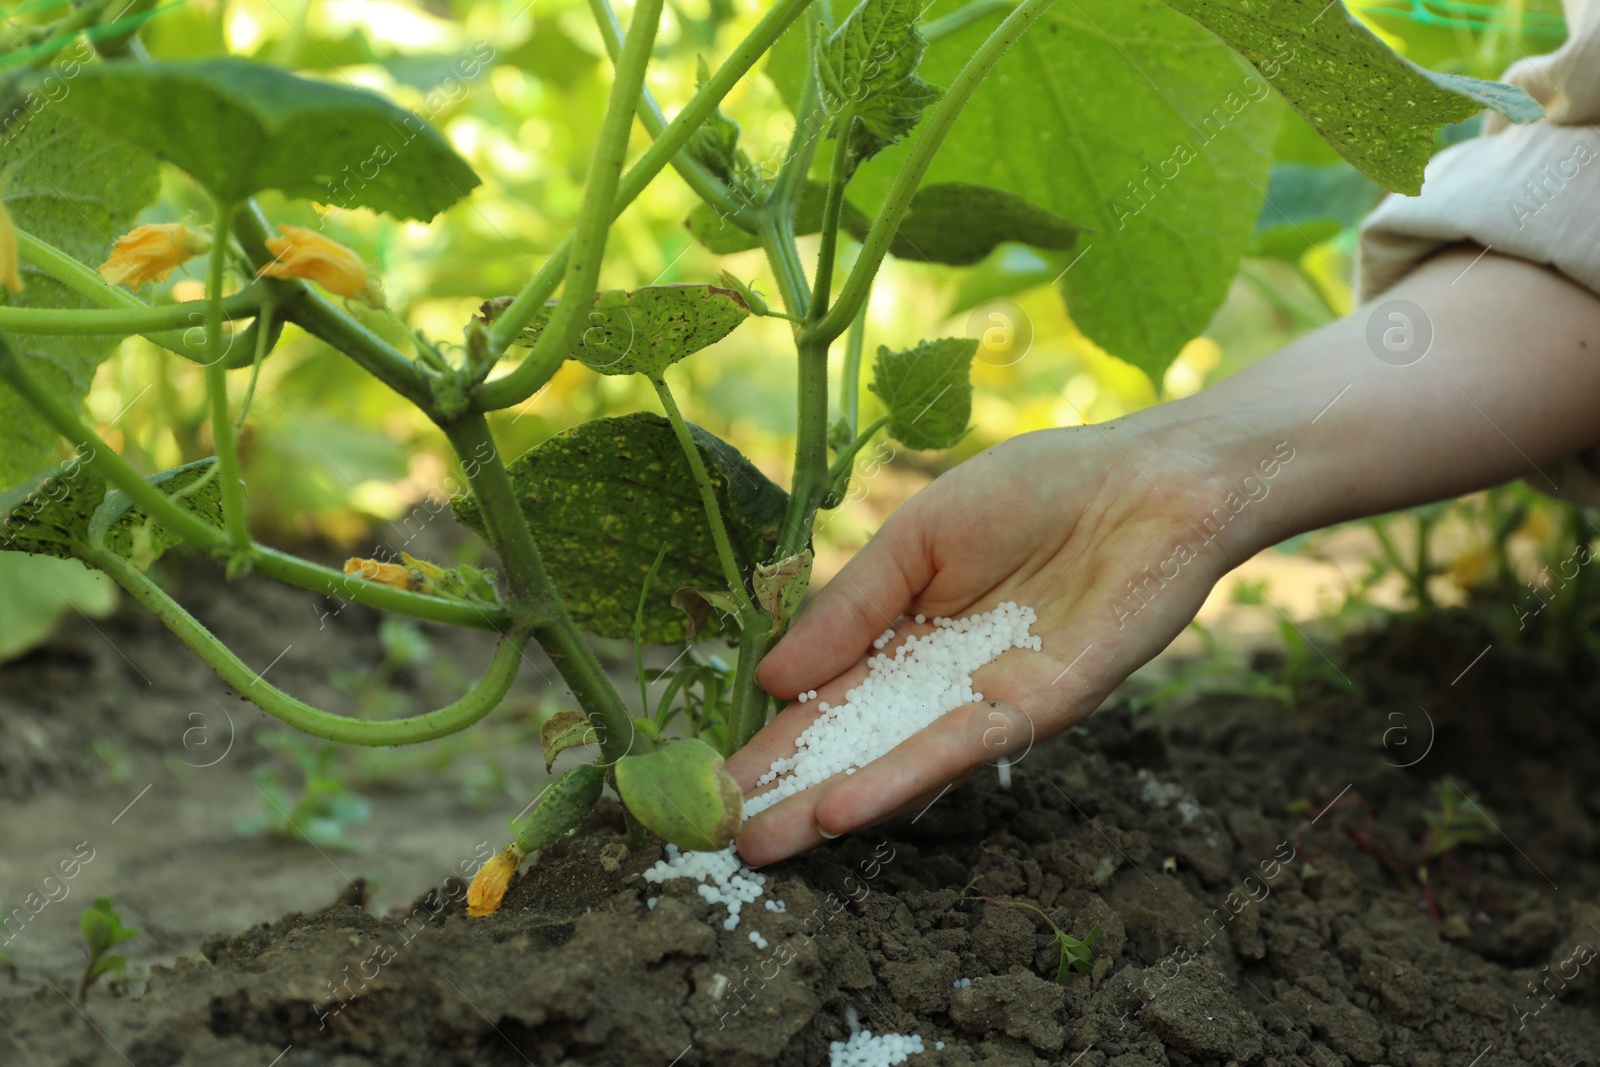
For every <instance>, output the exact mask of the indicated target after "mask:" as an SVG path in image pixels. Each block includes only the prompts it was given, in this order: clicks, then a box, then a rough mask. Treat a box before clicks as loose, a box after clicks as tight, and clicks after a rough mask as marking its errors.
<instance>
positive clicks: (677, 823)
mask: <svg viewBox="0 0 1600 1067" xmlns="http://www.w3.org/2000/svg"><path fill="white" fill-rule="evenodd" d="M617 793H618V794H619V795H621V797H622V802H623V803H624V804H626V805H627V806H628V810H629V811H630V812H632V813H633V817H634V818H635V819H638V820H639V821H640V822H641V823H643V824H644V826H645V828H646V829H648V830H650V831H651V832H652V833H655V834H656V835H657V836H659V837H662V838H664V839H666V840H668V841H671V842H672V843H673V844H674V845H677V846H678V847H680V848H687V849H692V850H694V851H698V852H709V851H714V850H716V849H719V848H726V847H727V845H728V842H730V841H732V840H733V839H734V837H735V836H736V835H737V834H738V833H739V824H740V823H741V821H743V819H744V796H743V794H741V793H740V791H739V783H738V782H735V781H734V780H733V776H732V775H730V774H729V773H728V772H727V771H726V770H724V769H723V761H722V754H721V753H720V752H718V751H717V750H716V749H714V748H712V747H711V746H710V745H708V744H706V743H705V742H704V741H701V740H699V739H698V738H694V739H688V740H683V741H677V742H674V743H672V744H669V745H666V746H664V747H662V748H658V749H656V750H655V751H653V752H641V753H635V754H633V755H628V756H623V757H622V758H621V759H620V760H618V761H617Z"/></svg>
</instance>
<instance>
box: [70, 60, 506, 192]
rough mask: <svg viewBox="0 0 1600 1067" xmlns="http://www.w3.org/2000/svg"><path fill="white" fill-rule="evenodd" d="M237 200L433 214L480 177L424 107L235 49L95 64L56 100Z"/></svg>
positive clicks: (468, 190) (84, 71)
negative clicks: (208, 55) (261, 198)
mask: <svg viewBox="0 0 1600 1067" xmlns="http://www.w3.org/2000/svg"><path fill="white" fill-rule="evenodd" d="M57 106H58V107H61V108H67V109H70V110H72V111H74V112H76V113H77V114H78V115H79V116H81V117H82V118H84V119H85V120H87V121H88V122H91V123H93V124H94V125H96V126H99V127H100V128H101V129H102V130H103V131H105V132H106V133H110V134H114V135H116V136H117V137H122V138H127V139H128V140H130V141H133V142H134V143H136V144H138V145H140V146H142V147H144V148H146V149H148V150H149V151H151V152H154V153H155V154H156V155H158V156H160V157H161V158H162V159H165V160H168V161H169V162H171V163H174V164H176V165H177V166H179V167H181V168H182V169H184V170H186V171H188V172H189V174H190V175H191V176H193V178H194V179H195V180H196V181H198V182H199V183H200V184H201V185H203V186H205V187H206V188H207V189H208V190H210V192H211V193H212V195H214V196H218V197H220V198H222V199H224V200H230V201H237V200H241V199H243V198H244V197H247V196H252V195H254V194H255V193H259V192H261V191H263V190H265V189H278V190H280V191H282V192H283V193H284V195H286V196H291V197H302V198H305V199H308V200H319V201H323V202H325V203H330V204H335V205H337V206H340V207H352V206H355V207H367V208H371V209H372V210H374V211H387V212H389V213H390V214H391V215H394V216H396V217H398V218H402V219H431V218H433V216H435V215H437V214H438V213H439V212H441V211H443V210H444V209H445V208H447V207H449V206H450V205H451V204H453V203H455V202H456V201H457V200H460V199H462V198H463V197H465V196H466V195H467V194H468V193H469V192H471V191H472V190H473V189H474V188H476V187H477V186H478V185H479V184H480V183H479V179H478V176H477V175H476V174H475V173H473V170H472V168H471V167H470V166H468V165H467V162H466V161H465V160H464V159H462V158H461V157H460V156H459V155H457V154H456V152H455V149H453V148H451V147H450V144H449V142H448V141H446V140H445V139H444V137H442V136H441V135H440V134H439V132H438V131H437V130H435V129H434V128H433V127H432V126H430V125H428V124H427V123H426V122H424V121H423V120H422V119H421V118H419V117H418V116H417V115H415V114H414V113H412V112H410V111H406V110H405V109H404V108H401V107H398V106H396V105H395V104H392V103H390V102H389V101H388V100H385V99H384V98H382V97H381V96H378V95H376V94H374V93H371V92H368V91H366V90H364V89H355V88H351V87H349V86H344V85H334V84H330V83H327V82H319V81H312V80H310V79H308V78H301V77H297V76H296V75H293V74H289V73H287V72H286V71H281V70H278V69H276V68H274V67H269V66H266V65H264V64H261V63H253V62H251V61H249V60H245V59H239V58H236V57H225V58H221V59H207V60H200V61H181V62H156V63H116V64H106V65H103V66H93V67H86V68H85V69H84V70H83V72H82V73H80V74H79V75H78V77H77V79H76V80H74V82H73V83H72V92H71V94H70V95H68V96H66V97H64V98H63V100H62V102H61V103H60V104H59V105H57Z"/></svg>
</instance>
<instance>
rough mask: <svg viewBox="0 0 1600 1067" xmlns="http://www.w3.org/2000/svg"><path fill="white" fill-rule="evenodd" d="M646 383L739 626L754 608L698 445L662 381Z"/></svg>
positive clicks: (751, 613) (753, 611)
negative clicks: (677, 451) (685, 465)
mask: <svg viewBox="0 0 1600 1067" xmlns="http://www.w3.org/2000/svg"><path fill="white" fill-rule="evenodd" d="M650 384H651V385H653V386H655V390H656V396H658V397H660V398H661V406H662V408H663V409H665V411H666V413H667V421H668V422H670V423H672V432H673V433H675V434H676V435H677V436H678V444H679V445H680V446H682V448H683V456H684V458H685V459H687V460H688V461H689V470H690V471H691V472H692V473H693V474H694V484H695V488H696V489H698V490H699V491H700V503H701V504H703V505H704V506H705V509H706V521H707V522H708V523H709V524H710V526H711V539H712V540H713V541H715V542H716V545H717V558H718V559H719V560H721V562H722V577H723V579H724V580H725V581H726V582H727V583H728V591H729V592H730V593H732V594H733V598H734V600H735V601H737V602H738V605H739V620H740V622H741V623H743V622H744V621H745V620H747V619H749V618H750V617H751V616H752V615H754V614H755V610H756V606H755V604H754V603H752V602H751V600H750V594H749V593H747V592H745V587H744V574H743V572H741V571H740V569H739V559H738V557H737V556H735V555H734V553H733V542H732V541H730V540H729V539H728V526H727V524H726V523H725V522H724V521H723V519H722V509H721V508H720V507H718V506H717V491H716V488H715V487H714V486H713V485H712V484H711V475H710V474H708V473H707V472H706V463H705V459H704V458H703V457H701V455H700V446H699V445H697V444H695V443H694V438H692V437H690V436H689V424H688V423H686V422H684V421H683V412H682V411H679V410H678V402H677V401H676V400H675V399H673V396H672V390H671V389H669V388H667V382H666V379H665V378H651V379H650Z"/></svg>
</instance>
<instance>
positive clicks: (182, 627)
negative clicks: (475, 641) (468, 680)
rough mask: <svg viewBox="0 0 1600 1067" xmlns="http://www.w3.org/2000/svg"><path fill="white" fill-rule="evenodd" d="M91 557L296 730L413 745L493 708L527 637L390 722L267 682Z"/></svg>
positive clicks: (511, 639)
mask: <svg viewBox="0 0 1600 1067" xmlns="http://www.w3.org/2000/svg"><path fill="white" fill-rule="evenodd" d="M85 558H86V561H87V562H88V563H89V564H90V565H92V566H94V567H97V568H99V569H100V570H102V571H104V572H105V573H106V574H108V575H110V576H111V578H112V579H113V580H114V581H115V582H116V583H117V584H118V585H120V586H122V588H124V589H126V590H127V591H128V594H129V595H130V596H132V597H133V598H134V599H135V600H137V601H138V602H139V603H140V604H142V605H143V606H144V607H146V608H148V609H149V610H150V612H151V613H152V614H154V615H155V616H156V617H157V618H159V619H160V620H161V621H162V622H163V623H165V624H166V626H167V628H168V629H170V630H171V631H172V632H173V633H175V634H177V635H178V639H179V640H181V641H182V642H183V643H184V644H186V645H188V646H189V647H190V648H191V649H193V650H194V652H195V653H196V654H197V655H198V656H199V657H200V658H201V659H203V660H204V661H205V662H206V664H207V665H208V666H210V667H211V669H212V670H214V671H216V672H217V674H218V675H220V676H221V678H222V680H223V681H225V682H227V683H228V684H229V685H231V686H233V688H234V689H236V690H238V691H239V694H240V695H241V696H243V697H244V698H245V699H246V700H248V701H250V702H251V703H252V704H254V705H256V707H258V708H260V709H261V710H262V711H265V712H266V713H267V714H269V715H272V716H275V717H276V718H279V719H282V720H283V721H284V722H286V723H288V724H289V725H290V726H293V727H294V728H295V729H297V730H301V731H303V732H305V733H308V734H311V735H312V736H313V737H321V738H326V739H327V740H329V741H338V742H342V743H344V744H350V745H411V744H416V743H417V742H419V741H432V740H433V739H435V738H439V737H444V736H446V735H447V734H453V733H456V732H457V731H459V730H464V729H466V728H467V727H468V726H471V725H472V724H473V723H475V722H477V721H478V720H480V719H482V718H483V717H484V716H485V715H487V714H489V712H491V711H493V710H494V709H495V708H496V707H497V706H498V705H499V703H500V701H501V700H502V699H503V698H504V697H505V695H506V693H507V691H508V690H510V688H511V683H512V681H514V680H515V679H516V676H517V668H518V667H519V666H520V665H521V663H522V649H523V646H525V645H526V644H527V643H528V634H527V631H526V630H523V629H518V628H513V629H512V630H511V632H509V633H507V634H505V635H504V636H502V637H501V639H500V643H499V644H498V645H496V646H495V650H494V657H493V659H491V660H490V661H489V668H488V670H487V671H485V672H484V675H483V677H482V678H480V679H478V681H477V683H476V684H475V685H473V686H472V688H471V689H469V690H468V691H467V692H466V694H465V695H464V696H462V697H461V699H460V700H457V701H455V702H454V703H452V704H447V705H445V706H444V707H442V708H439V709H438V710H436V711H430V712H427V713H426V714H423V715H413V716H410V717H408V718H404V719H393V720H390V721H388V722H372V721H367V720H362V719H348V718H345V717H344V716H342V715H334V714H331V713H329V712H326V711H322V710H321V709H319V708H314V707H312V706H311V705H309V704H306V703H304V702H303V701H300V700H296V699H295V698H294V697H292V696H290V695H289V694H287V693H285V692H283V691H282V690H281V689H278V688H276V687H274V686H272V685H270V684H268V683H267V682H265V681H263V680H262V678H261V676H260V674H259V672H257V671H253V670H251V669H250V668H249V667H248V666H246V665H245V664H244V662H243V661H242V660H240V659H239V657H238V656H236V655H234V654H233V651H232V650H231V649H229V648H228V647H227V646H226V645H224V644H223V643H222V642H221V641H219V640H218V639H217V637H216V635H215V634H213V633H212V632H211V631H210V630H207V629H206V628H205V627H204V626H203V625H201V623H200V622H199V621H198V620H197V619H196V618H195V617H194V616H193V615H190V614H189V613H188V612H187V611H185V610H184V609H183V607H182V606H181V605H179V604H178V603H177V602H176V601H174V600H173V599H172V598H171V597H170V596H168V595H167V594H166V592H165V591H164V590H163V589H162V588H161V587H160V586H158V585H156V584H155V582H153V581H151V580H150V578H149V577H148V576H147V575H145V574H144V573H142V572H141V571H140V570H139V569H138V568H137V567H134V566H133V565H132V564H131V563H129V562H128V561H127V560H125V559H123V558H122V557H121V556H119V555H117V554H116V553H114V552H110V551H108V550H105V549H94V550H92V551H91V552H90V553H89V554H88V555H87V556H86V557H85Z"/></svg>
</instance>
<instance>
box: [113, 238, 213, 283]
mask: <svg viewBox="0 0 1600 1067" xmlns="http://www.w3.org/2000/svg"><path fill="white" fill-rule="evenodd" d="M209 251H211V238H210V237H207V236H206V235H205V234H203V233H201V232H200V231H199V230H195V229H191V228H190V227H188V226H185V225H184V224H183V223H181V222H152V223H147V224H146V225H144V226H136V227H134V228H133V229H131V230H129V231H128V232H127V233H125V234H123V235H122V236H121V237H118V238H117V243H116V244H115V245H113V246H112V248H111V255H110V257H109V258H108V259H107V260H106V261H105V262H104V263H103V264H101V265H100V277H102V278H104V279H105V280H106V281H107V282H110V283H111V284H112V285H128V286H130V287H132V288H134V289H137V288H139V286H141V285H143V284H145V283H146V282H164V281H166V280H167V276H168V275H170V274H171V273H172V272H173V271H174V270H176V269H177V268H178V267H180V266H182V265H183V264H184V263H185V262H187V261H188V260H190V259H193V258H194V257H195V256H198V255H201V254H203V253H205V252H209Z"/></svg>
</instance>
